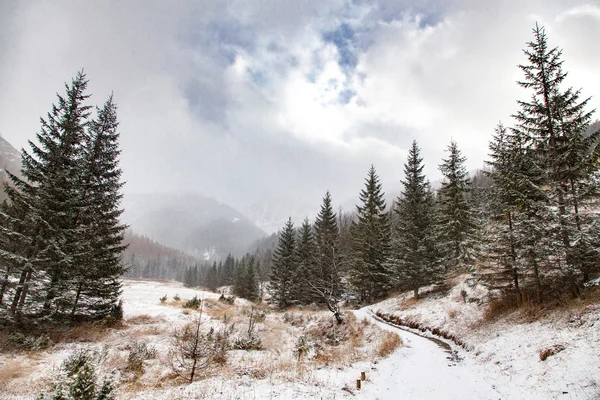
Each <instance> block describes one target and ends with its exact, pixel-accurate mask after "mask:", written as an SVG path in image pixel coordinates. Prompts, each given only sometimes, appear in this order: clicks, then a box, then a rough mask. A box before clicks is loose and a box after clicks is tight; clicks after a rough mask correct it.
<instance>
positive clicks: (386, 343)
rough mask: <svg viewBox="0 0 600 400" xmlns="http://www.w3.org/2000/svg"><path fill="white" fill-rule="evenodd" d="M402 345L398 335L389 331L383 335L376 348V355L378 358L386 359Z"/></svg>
mask: <svg viewBox="0 0 600 400" xmlns="http://www.w3.org/2000/svg"><path fill="white" fill-rule="evenodd" d="M401 345H402V339H401V338H400V336H398V334H396V333H394V332H390V331H385V332H384V333H383V339H382V340H381V342H380V343H379V345H378V346H377V355H378V356H379V357H387V356H389V355H390V354H392V353H393V352H394V350H396V349H397V348H398V347H399V346H401Z"/></svg>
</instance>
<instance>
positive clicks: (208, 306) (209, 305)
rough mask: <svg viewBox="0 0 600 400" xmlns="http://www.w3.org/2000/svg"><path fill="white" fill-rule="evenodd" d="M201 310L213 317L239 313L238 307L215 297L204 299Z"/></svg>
mask: <svg viewBox="0 0 600 400" xmlns="http://www.w3.org/2000/svg"><path fill="white" fill-rule="evenodd" d="M203 311H204V312H206V313H207V314H208V315H209V316H210V317H212V318H213V319H219V320H223V319H227V318H232V317H235V316H237V315H238V314H239V310H238V307H236V306H234V305H233V304H225V303H223V302H220V301H218V300H215V299H205V300H204V308H203Z"/></svg>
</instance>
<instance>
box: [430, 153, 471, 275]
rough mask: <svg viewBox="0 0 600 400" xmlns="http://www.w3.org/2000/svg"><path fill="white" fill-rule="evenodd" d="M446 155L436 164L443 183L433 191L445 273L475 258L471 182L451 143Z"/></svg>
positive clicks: (467, 265)
mask: <svg viewBox="0 0 600 400" xmlns="http://www.w3.org/2000/svg"><path fill="white" fill-rule="evenodd" d="M447 152H448V157H447V158H445V159H443V160H442V164H441V165H440V171H441V172H442V175H443V176H444V180H443V181H442V186H441V188H440V189H439V190H438V192H437V200H438V216H439V220H438V221H437V224H438V235H439V239H440V251H441V255H442V263H443V265H444V267H445V269H446V271H449V270H450V269H453V268H464V267H470V266H471V263H472V262H473V260H474V259H475V257H476V246H477V233H476V231H477V222H476V216H475V210H474V209H473V206H472V205H471V204H470V203H469V198H470V196H469V195H470V184H471V182H470V179H469V176H468V173H467V168H466V166H465V161H466V160H467V159H466V157H464V156H463V155H462V153H461V151H460V150H459V149H458V146H457V145H456V142H454V141H451V142H450V145H449V146H448V149H447Z"/></svg>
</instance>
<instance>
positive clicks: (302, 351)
mask: <svg viewBox="0 0 600 400" xmlns="http://www.w3.org/2000/svg"><path fill="white" fill-rule="evenodd" d="M310 348H311V345H310V340H309V339H308V337H307V336H306V335H302V336H300V337H299V338H298V341H297V342H296V347H295V348H294V354H295V355H296V356H297V357H298V361H300V360H301V359H302V358H303V357H304V356H305V355H306V354H308V352H309V351H310Z"/></svg>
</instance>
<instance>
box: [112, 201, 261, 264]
mask: <svg viewBox="0 0 600 400" xmlns="http://www.w3.org/2000/svg"><path fill="white" fill-rule="evenodd" d="M123 207H124V209H125V212H124V213H123V221H124V222H125V223H127V224H129V225H130V226H131V229H132V230H133V231H134V232H136V233H139V234H142V235H146V236H148V237H150V238H152V239H154V240H156V241H159V242H160V243H163V244H165V245H167V246H170V247H174V248H176V249H180V250H182V251H185V252H187V253H190V254H193V255H196V256H199V257H202V258H204V259H205V260H209V259H218V258H223V257H225V256H226V255H227V254H228V253H233V254H234V255H237V256H240V255H242V254H244V253H245V252H246V251H248V248H249V245H250V244H251V243H253V242H254V241H255V240H257V239H260V238H262V237H264V236H266V234H265V232H264V231H262V230H261V229H260V228H258V227H257V226H256V225H255V224H254V223H253V222H252V221H251V220H250V219H248V218H247V217H246V216H244V215H243V214H241V213H240V212H238V211H237V210H235V209H234V208H232V207H230V206H228V205H227V204H224V203H222V202H219V201H217V200H216V199H214V198H211V197H206V196H202V195H198V194H144V195H126V196H125V198H124V201H123Z"/></svg>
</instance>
